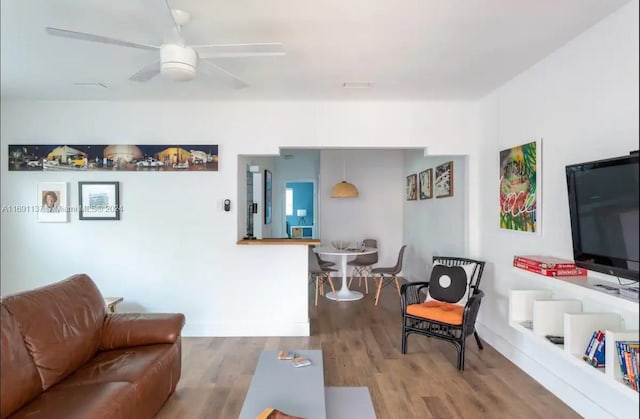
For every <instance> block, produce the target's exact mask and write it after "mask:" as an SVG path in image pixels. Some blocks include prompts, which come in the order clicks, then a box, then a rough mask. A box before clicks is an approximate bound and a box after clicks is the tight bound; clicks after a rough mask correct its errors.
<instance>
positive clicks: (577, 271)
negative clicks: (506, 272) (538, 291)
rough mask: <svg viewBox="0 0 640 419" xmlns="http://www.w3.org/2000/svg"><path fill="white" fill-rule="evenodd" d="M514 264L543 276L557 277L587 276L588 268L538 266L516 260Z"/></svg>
mask: <svg viewBox="0 0 640 419" xmlns="http://www.w3.org/2000/svg"><path fill="white" fill-rule="evenodd" d="M513 266H515V267H516V268H519V269H522V270H525V271H529V272H533V273H536V274H539V275H543V276H557V277H566V276H587V270H586V269H583V268H572V269H549V268H540V267H538V266H534V265H527V264H526V263H522V262H518V261H516V260H514V261H513Z"/></svg>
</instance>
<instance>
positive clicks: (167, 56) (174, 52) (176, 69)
mask: <svg viewBox="0 0 640 419" xmlns="http://www.w3.org/2000/svg"><path fill="white" fill-rule="evenodd" d="M197 62H198V54H197V53H196V51H195V50H194V49H193V48H191V47H183V46H180V45H172V44H165V45H163V46H162V48H161V49H160V63H161V67H160V72H161V73H162V75H163V76H165V77H167V78H169V79H171V80H175V81H188V80H192V79H193V78H194V77H195V76H196V64H197Z"/></svg>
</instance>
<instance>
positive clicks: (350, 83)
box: [342, 81, 373, 89]
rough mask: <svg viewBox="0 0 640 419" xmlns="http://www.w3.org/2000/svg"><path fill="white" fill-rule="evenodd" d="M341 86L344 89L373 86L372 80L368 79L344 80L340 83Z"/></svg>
mask: <svg viewBox="0 0 640 419" xmlns="http://www.w3.org/2000/svg"><path fill="white" fill-rule="evenodd" d="M342 87H344V88H345V89H370V88H372V87H373V82H370V81H345V82H344V83H342Z"/></svg>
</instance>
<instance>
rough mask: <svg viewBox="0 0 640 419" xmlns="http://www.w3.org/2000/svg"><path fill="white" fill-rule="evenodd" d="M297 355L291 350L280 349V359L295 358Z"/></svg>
mask: <svg viewBox="0 0 640 419" xmlns="http://www.w3.org/2000/svg"><path fill="white" fill-rule="evenodd" d="M295 357H296V354H295V353H293V352H291V351H280V352H278V359H286V360H289V359H293V358H295Z"/></svg>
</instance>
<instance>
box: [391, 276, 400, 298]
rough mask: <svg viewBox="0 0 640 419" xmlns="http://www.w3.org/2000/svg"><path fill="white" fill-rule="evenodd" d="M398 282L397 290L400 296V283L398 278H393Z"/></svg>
mask: <svg viewBox="0 0 640 419" xmlns="http://www.w3.org/2000/svg"><path fill="white" fill-rule="evenodd" d="M393 277H394V278H395V280H396V288H397V289H398V295H400V283H399V282H398V277H397V276H395V275H394V276H393Z"/></svg>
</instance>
